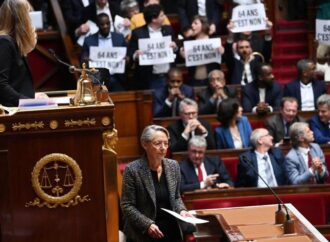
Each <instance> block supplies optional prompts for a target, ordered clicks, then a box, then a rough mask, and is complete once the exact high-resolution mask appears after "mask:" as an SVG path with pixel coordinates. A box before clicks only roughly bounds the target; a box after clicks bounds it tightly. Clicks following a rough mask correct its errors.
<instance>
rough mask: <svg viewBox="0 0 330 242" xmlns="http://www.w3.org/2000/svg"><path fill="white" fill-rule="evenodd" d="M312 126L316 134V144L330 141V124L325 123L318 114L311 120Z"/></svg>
mask: <svg viewBox="0 0 330 242" xmlns="http://www.w3.org/2000/svg"><path fill="white" fill-rule="evenodd" d="M310 126H311V129H312V131H313V133H314V138H315V142H316V143H318V144H325V143H328V142H329V141H330V129H329V124H325V123H323V122H322V121H321V120H320V118H319V116H318V115H317V114H315V115H314V116H313V117H312V118H311V120H310Z"/></svg>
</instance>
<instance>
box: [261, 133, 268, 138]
mask: <svg viewBox="0 0 330 242" xmlns="http://www.w3.org/2000/svg"><path fill="white" fill-rule="evenodd" d="M267 136H270V134H269V133H267V134H264V135H261V136H260V138H263V137H267Z"/></svg>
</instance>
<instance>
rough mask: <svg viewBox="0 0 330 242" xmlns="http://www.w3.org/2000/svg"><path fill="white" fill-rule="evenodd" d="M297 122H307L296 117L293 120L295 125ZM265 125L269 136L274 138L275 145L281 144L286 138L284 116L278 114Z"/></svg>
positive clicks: (267, 120)
mask: <svg viewBox="0 0 330 242" xmlns="http://www.w3.org/2000/svg"><path fill="white" fill-rule="evenodd" d="M295 122H305V119H304V118H302V117H300V116H296V117H295V118H294V120H293V123H295ZM265 125H266V128H267V129H268V132H269V134H270V135H271V136H273V138H274V142H275V143H278V142H280V141H281V140H282V139H283V138H284V136H285V127H284V123H283V118H282V115H281V114H280V113H277V114H275V115H273V116H271V117H269V118H268V119H266V121H265Z"/></svg>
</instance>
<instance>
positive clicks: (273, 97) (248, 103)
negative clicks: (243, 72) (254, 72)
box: [242, 81, 282, 112]
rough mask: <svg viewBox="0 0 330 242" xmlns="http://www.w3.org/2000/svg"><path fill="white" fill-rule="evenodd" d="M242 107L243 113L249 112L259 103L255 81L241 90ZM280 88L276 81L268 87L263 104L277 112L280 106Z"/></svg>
mask: <svg viewBox="0 0 330 242" xmlns="http://www.w3.org/2000/svg"><path fill="white" fill-rule="evenodd" d="M242 96H243V99H242V106H243V110H244V112H251V111H252V109H253V107H255V106H257V105H258V103H259V102H260V99H259V89H258V86H257V83H256V81H253V82H251V83H249V84H247V85H245V86H244V87H243V90H242ZM281 99H282V87H281V85H280V84H278V83H277V82H276V81H274V82H273V84H272V85H271V86H270V87H267V88H266V95H265V102H266V103H268V104H269V105H270V106H271V107H272V108H273V109H274V111H275V110H278V109H279V107H280V105H281Z"/></svg>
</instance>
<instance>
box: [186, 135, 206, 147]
mask: <svg viewBox="0 0 330 242" xmlns="http://www.w3.org/2000/svg"><path fill="white" fill-rule="evenodd" d="M191 145H193V146H197V147H206V146H207V143H206V139H205V138H204V137H203V136H200V135H195V136H193V137H192V138H191V139H190V140H189V142H188V147H190V146H191Z"/></svg>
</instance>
